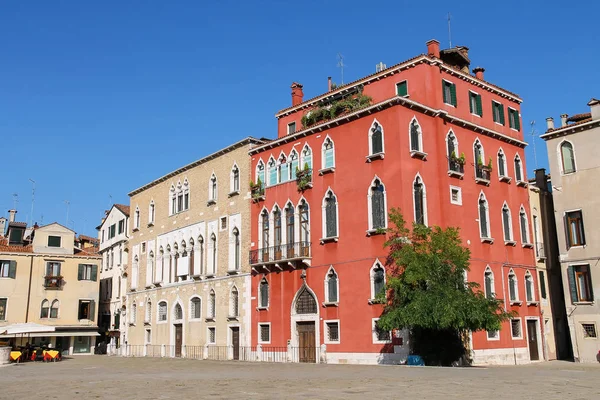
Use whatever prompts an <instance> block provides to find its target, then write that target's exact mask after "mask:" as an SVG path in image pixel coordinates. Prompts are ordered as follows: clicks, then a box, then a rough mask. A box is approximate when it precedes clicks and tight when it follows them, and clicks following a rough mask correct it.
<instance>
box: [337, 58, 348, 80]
mask: <svg viewBox="0 0 600 400" xmlns="http://www.w3.org/2000/svg"><path fill="white" fill-rule="evenodd" d="M337 58H338V63H337V66H338V67H340V70H341V71H342V85H343V84H344V67H345V66H346V64H344V56H343V55H342V54H341V53H338V55H337Z"/></svg>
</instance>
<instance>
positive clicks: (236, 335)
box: [231, 327, 240, 360]
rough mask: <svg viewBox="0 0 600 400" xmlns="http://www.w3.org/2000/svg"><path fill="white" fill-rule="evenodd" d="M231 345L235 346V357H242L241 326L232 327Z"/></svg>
mask: <svg viewBox="0 0 600 400" xmlns="http://www.w3.org/2000/svg"><path fill="white" fill-rule="evenodd" d="M231 345H232V346H233V359H234V360H239V359H240V328H238V327H232V328H231Z"/></svg>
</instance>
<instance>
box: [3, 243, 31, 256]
mask: <svg viewBox="0 0 600 400" xmlns="http://www.w3.org/2000/svg"><path fill="white" fill-rule="evenodd" d="M7 241H8V240H6V241H5V243H6V242H7ZM0 252H7V253H33V246H32V245H27V246H19V245H8V244H4V243H3V244H0Z"/></svg>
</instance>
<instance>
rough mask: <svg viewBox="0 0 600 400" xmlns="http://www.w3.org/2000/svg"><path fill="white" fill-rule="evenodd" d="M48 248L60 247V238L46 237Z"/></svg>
mask: <svg viewBox="0 0 600 400" xmlns="http://www.w3.org/2000/svg"><path fill="white" fill-rule="evenodd" d="M48 247H60V236H48Z"/></svg>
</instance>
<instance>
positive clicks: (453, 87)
mask: <svg viewBox="0 0 600 400" xmlns="http://www.w3.org/2000/svg"><path fill="white" fill-rule="evenodd" d="M450 101H451V103H452V105H453V106H454V107H456V85H455V84H454V83H451V84H450Z"/></svg>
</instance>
